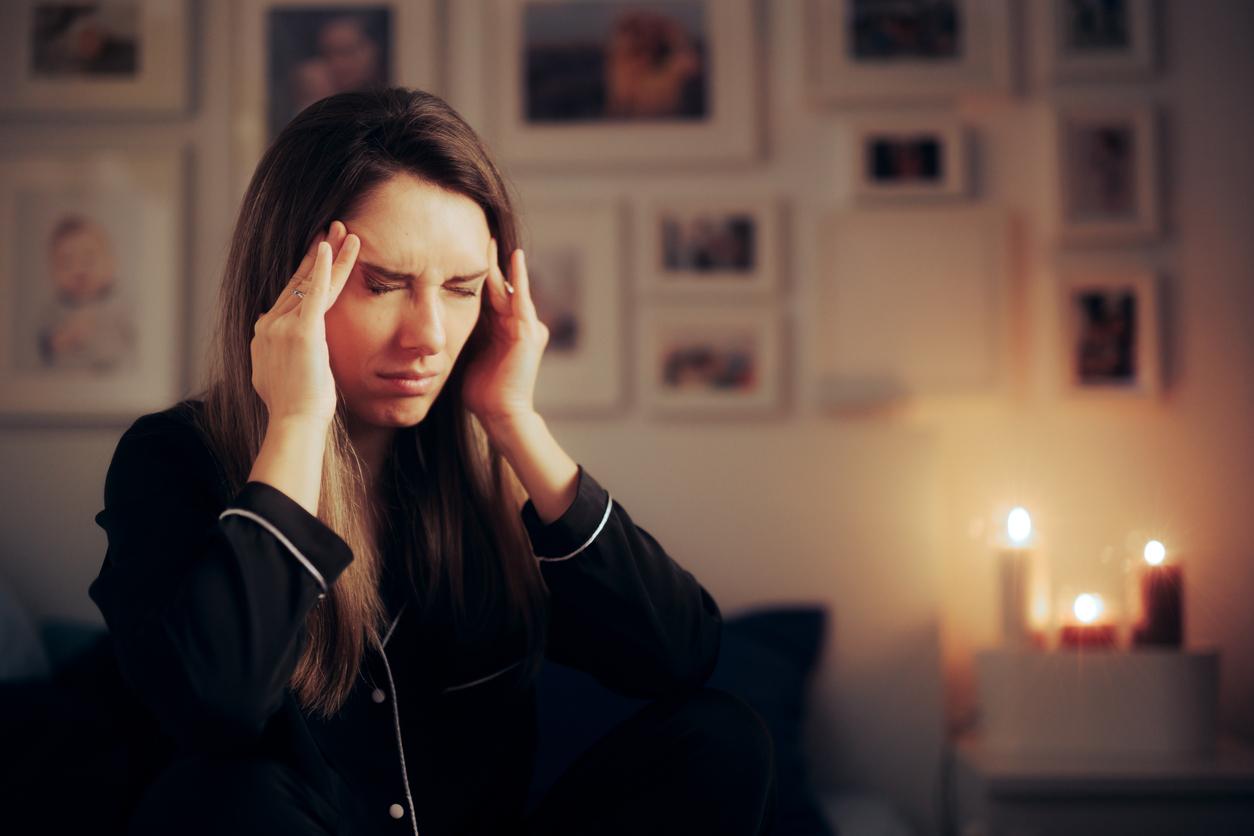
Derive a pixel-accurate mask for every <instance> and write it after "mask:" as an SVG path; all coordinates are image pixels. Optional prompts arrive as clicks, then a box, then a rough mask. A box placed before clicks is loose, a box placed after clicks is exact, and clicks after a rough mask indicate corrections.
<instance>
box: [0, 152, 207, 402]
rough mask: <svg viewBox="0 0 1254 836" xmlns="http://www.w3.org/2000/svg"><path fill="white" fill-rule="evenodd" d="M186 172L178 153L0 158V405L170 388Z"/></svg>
mask: <svg viewBox="0 0 1254 836" xmlns="http://www.w3.org/2000/svg"><path fill="white" fill-rule="evenodd" d="M184 177H185V165H184V162H183V155H182V153H181V152H179V151H157V152H153V151H132V150H128V151H121V150H118V151H113V150H94V151H83V152H76V153H68V152H66V153H45V152H39V153H30V154H23V155H6V156H4V157H2V158H0V253H4V256H3V258H0V322H3V326H0V334H3V335H4V336H3V338H2V339H0V413H2V414H4V415H6V416H12V415H39V416H50V415H61V416H73V417H85V416H88V415H93V416H101V415H107V416H114V417H116V416H127V415H131V416H133V415H135V414H138V413H141V412H144V411H148V410H152V409H155V408H160V407H161V406H162V405H166V404H169V403H170V402H171V401H172V400H173V399H175V398H176V397H177V394H178V391H179V386H180V384H181V381H180V373H181V369H180V366H179V358H180V357H181V348H182V346H181V343H180V339H181V338H180V334H181V333H182V328H181V326H180V325H179V321H180V318H181V307H180V305H181V298H182V294H181V290H180V278H179V277H180V276H182V275H184V269H183V268H184V264H183V258H182V247H181V235H182V222H181V218H182V217H183V209H182V207H183V182H184Z"/></svg>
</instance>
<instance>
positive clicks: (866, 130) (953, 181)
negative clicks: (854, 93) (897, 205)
mask: <svg viewBox="0 0 1254 836" xmlns="http://www.w3.org/2000/svg"><path fill="white" fill-rule="evenodd" d="M852 134H853V142H852V145H851V150H852V156H853V160H852V163H853V165H852V167H851V170H852V172H853V183H854V188H853V191H854V194H855V196H857V197H858V198H859V199H861V200H867V201H877V200H882V199H888V200H892V199H898V198H900V199H906V200H914V199H919V198H923V199H926V198H958V197H963V196H964V195H966V193H967V190H968V180H969V178H968V173H967V154H968V148H967V139H966V132H965V131H964V130H963V128H962V125H961V123H960V122H959V121H958V120H957V119H953V118H950V117H932V118H927V117H923V118H912V117H892V118H890V117H882V118H869V117H868V118H862V119H859V120H857V121H855V122H854V126H853V131H852Z"/></svg>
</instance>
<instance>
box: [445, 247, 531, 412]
mask: <svg viewBox="0 0 1254 836" xmlns="http://www.w3.org/2000/svg"><path fill="white" fill-rule="evenodd" d="M488 257H489V265H490V266H489V267H488V280H487V282H485V283H484V287H485V288H486V292H487V294H488V302H489V304H488V305H487V306H486V307H485V308H484V312H483V316H485V317H487V318H488V320H489V321H488V322H487V323H486V326H487V333H486V338H485V346H484V350H483V351H482V352H481V353H480V354H479V355H478V357H476V358H475V361H474V362H473V364H472V365H471V366H470V368H468V369H467V370H466V376H465V379H464V381H463V385H462V397H463V400H464V401H465V403H466V407H467V408H468V409H469V410H470V411H471V412H473V413H474V415H475V417H476V418H478V419H479V422H480V423H481V424H483V426H484V428H485V429H488V430H489V431H491V430H492V429H493V428H494V427H495V426H500V425H503V424H508V423H510V422H514V421H518V420H519V419H522V418H526V417H528V416H530V415H532V414H534V413H535V406H534V398H533V396H534V393H535V388H536V377H537V376H538V374H539V371H540V358H541V357H542V356H543V355H544V348H545V346H546V345H548V342H549V329H548V326H546V325H545V324H544V323H543V322H541V321H540V320H539V318H538V317H537V316H536V306H535V304H534V303H533V302H532V301H531V283H530V281H529V280H528V278H527V263H526V258H525V257H524V255H523V251H522V250H514V252H513V253H511V255H510V263H509V271H510V276H509V277H510V282H509V283H508V284H509V286H510V287H508V288H507V282H506V280H505V276H504V275H502V273H501V268H500V265H499V263H498V259H497V243H496V239H495V238H494V239H492V242H491V244H490V245H489V252H488Z"/></svg>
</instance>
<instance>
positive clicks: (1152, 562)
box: [1133, 540, 1184, 647]
mask: <svg viewBox="0 0 1254 836" xmlns="http://www.w3.org/2000/svg"><path fill="white" fill-rule="evenodd" d="M1143 556H1144V558H1145V563H1144V566H1143V567H1142V571H1141V623H1140V624H1139V625H1137V628H1136V629H1135V630H1134V631H1133V641H1134V642H1135V643H1136V644H1137V645H1138V646H1146V645H1160V646H1168V647H1179V646H1180V645H1181V644H1182V643H1183V640H1184V605H1183V591H1182V586H1183V577H1182V573H1181V569H1180V566H1179V565H1177V564H1172V563H1168V562H1167V549H1166V547H1165V546H1164V545H1163V544H1162V543H1160V542H1159V541H1158V540H1150V541H1149V542H1148V543H1146V544H1145V550H1144V553H1143Z"/></svg>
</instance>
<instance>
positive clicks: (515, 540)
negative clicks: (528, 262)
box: [201, 88, 546, 715]
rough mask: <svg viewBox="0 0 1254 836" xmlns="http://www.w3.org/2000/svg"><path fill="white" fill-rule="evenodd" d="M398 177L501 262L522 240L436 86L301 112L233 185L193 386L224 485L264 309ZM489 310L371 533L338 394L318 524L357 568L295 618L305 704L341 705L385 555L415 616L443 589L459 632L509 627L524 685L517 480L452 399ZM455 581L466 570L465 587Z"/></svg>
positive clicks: (532, 645)
mask: <svg viewBox="0 0 1254 836" xmlns="http://www.w3.org/2000/svg"><path fill="white" fill-rule="evenodd" d="M401 173H407V174H411V175H413V176H416V177H418V178H420V179H422V180H424V181H426V182H429V183H432V184H434V185H437V186H439V187H442V188H444V189H446V190H448V191H451V192H455V193H458V194H461V195H464V196H466V197H468V198H470V199H471V200H473V201H474V202H475V203H476V204H478V205H479V207H480V208H482V209H483V212H484V215H485V216H486V218H487V222H488V228H489V230H490V231H491V234H492V235H493V236H494V237H495V238H496V240H497V242H498V252H499V254H500V255H499V259H500V260H501V268H502V270H504V269H505V262H506V260H507V259H508V257H509V253H511V252H512V251H513V249H514V248H515V247H516V246H517V245H518V230H517V226H516V219H515V215H514V212H513V208H512V202H511V200H510V197H509V194H508V192H507V189H506V186H505V182H504V179H503V178H502V177H501V175H500V172H499V171H498V170H497V168H496V166H495V165H494V164H493V163H492V160H491V158H490V157H489V156H488V152H487V150H486V148H485V147H484V145H483V143H482V142H481V141H480V140H479V138H478V137H477V136H476V135H475V132H474V131H473V130H472V129H471V128H470V126H469V125H467V124H466V122H465V121H464V120H463V119H462V118H461V117H460V116H459V115H458V114H457V113H456V112H455V111H454V110H453V109H452V108H451V107H449V106H448V104H446V103H445V102H444V101H443V100H442V99H440V98H439V97H437V96H434V95H431V94H429V93H424V92H422V91H418V90H406V89H403V88H392V89H385V90H376V91H371V92H361V93H342V94H338V95H335V96H331V97H329V98H326V99H323V100H321V101H319V102H316V103H315V104H313V105H310V106H309V107H308V108H306V109H305V110H304V111H303V112H301V113H300V114H299V115H298V116H297V117H296V118H295V119H294V120H292V122H291V123H289V124H288V125H287V127H286V128H284V129H283V131H282V132H281V133H280V134H279V136H278V137H277V138H276V139H275V141H274V143H273V144H272V145H271V146H270V148H269V149H268V150H267V151H266V153H265V155H264V156H263V157H262V159H261V162H260V163H259V164H258V166H257V170H256V171H255V172H254V174H253V177H252V181H251V182H250V183H249V186H248V190H247V192H246V193H245V195H244V199H243V204H242V206H241V208H240V214H239V218H238V220H237V222H236V226H235V232H234V235H233V237H232V244H231V249H230V255H229V256H228V259H227V265H226V272H225V275H224V277H223V283H222V304H221V308H220V312H219V320H218V324H217V330H216V332H215V335H214V342H213V348H212V349H211V351H212V354H211V357H210V358H209V359H210V363H211V367H210V375H209V383H208V384H207V386H206V388H205V390H204V391H203V393H202V394H201V398H202V399H203V400H204V410H203V430H204V431H205V433H206V435H207V436H208V438H209V440H210V442H211V443H212V445H213V446H214V448H215V452H217V453H218V455H219V457H220V459H221V460H222V463H223V466H224V468H225V470H226V476H227V480H228V483H229V484H230V486H231V487H232V489H233V490H238V489H239V488H241V487H242V486H243V484H244V483H245V481H246V480H247V476H248V473H249V472H250V470H251V469H252V464H253V462H254V461H255V459H256V457H257V454H258V452H259V450H260V448H261V443H262V440H263V438H264V436H265V431H266V407H265V404H264V403H263V402H262V400H261V398H260V396H259V395H258V394H257V392H256V390H255V389H254V388H253V386H252V372H251V368H252V364H251V353H250V349H249V346H250V343H251V341H252V337H253V327H254V325H255V323H256V321H257V319H258V318H259V317H260V316H261V315H262V314H263V313H264V312H265V311H266V310H268V309H269V308H270V306H271V304H273V301H274V300H275V299H276V298H278V294H279V293H280V292H281V291H282V289H283V287H284V285H285V284H286V283H287V280H288V279H289V278H290V277H291V275H292V273H294V272H295V270H296V267H297V265H298V264H299V262H300V260H301V258H302V256H303V254H304V252H305V251H306V249H307V248H308V247H309V245H310V244H311V242H312V241H313V239H314V237H315V236H316V235H317V234H318V233H319V232H320V231H322V230H325V229H326V228H327V227H328V226H329V225H330V223H331V221H332V220H334V219H336V218H344V217H348V216H349V215H351V214H352V211H353V209H354V207H356V206H357V205H359V203H360V202H361V201H362V200H363V199H364V198H366V197H367V196H368V195H369V193H370V192H371V190H372V189H374V188H376V187H377V186H379V185H381V184H382V183H383V182H385V181H386V180H388V179H389V178H391V177H393V176H395V175H397V174H401ZM482 304H484V305H486V294H485V295H484V301H483V303H482ZM486 320H487V317H486V316H480V319H479V322H478V323H477V324H476V326H475V330H474V331H473V332H472V333H471V336H470V338H469V339H468V340H467V343H466V345H465V347H464V348H463V350H462V355H461V356H460V357H459V358H458V362H457V363H456V364H455V367H454V369H453V371H452V373H451V374H450V376H449V379H448V381H447V382H446V384H445V386H444V389H443V390H442V391H441V393H440V395H439V397H438V398H437V399H436V401H435V403H434V404H432V407H431V409H430V411H429V412H428V413H427V416H426V417H425V418H424V419H423V421H422V422H421V423H419V424H418V425H417V426H415V427H408V428H402V429H400V430H398V431H397V432H396V435H395V439H394V442H393V447H392V449H391V451H390V453H389V455H388V456H387V463H386V465H385V468H384V473H383V474H382V475H381V487H382V488H383V493H384V496H383V498H382V503H383V507H381V508H379V509H377V510H378V511H379V512H380V515H381V516H382V517H383V521H384V523H385V526H381V527H379V528H376V527H375V526H374V523H373V522H372V521H371V510H372V509H370V508H369V507H367V502H366V496H367V495H368V494H367V487H368V486H367V485H366V483H365V475H364V472H363V468H362V464H361V461H360V459H359V458H358V456H357V454H356V452H355V451H354V448H353V445H352V443H351V441H350V439H349V436H348V433H347V429H346V423H345V419H346V415H345V407H344V401H343V398H341V399H340V403H339V407H338V409H337V414H336V417H335V419H334V421H333V422H332V426H331V429H330V432H328V434H327V446H326V452H325V455H324V459H323V462H324V464H323V471H322V488H321V494H320V499H319V503H318V517H319V519H321V520H322V521H323V522H324V523H325V524H326V525H327V526H329V527H330V528H332V529H333V530H334V531H336V532H337V533H338V534H339V535H340V536H341V537H342V538H343V539H344V540H345V542H346V543H348V545H349V546H350V547H351V548H352V550H353V561H352V563H351V564H350V565H349V567H348V568H347V569H346V570H345V571H344V573H343V574H342V575H341V576H340V577H339V579H338V580H337V581H336V582H335V583H334V584H333V585H332V587H331V589H330V590H329V591H328V593H327V597H326V598H325V599H323V600H322V601H321V602H320V603H319V605H317V606H315V607H314V609H313V610H312V611H311V612H310V614H309V617H308V619H307V622H306V626H307V628H308V636H307V641H305V643H304V646H303V649H302V651H301V656H300V660H299V662H298V664H297V666H296V670H295V672H294V674H293V676H292V679H291V682H290V685H291V687H292V688H293V690H294V691H295V693H296V695H297V698H298V700H299V701H300V703H301V705H302V706H303V707H304V708H305V709H306V710H311V711H317V712H319V713H321V714H324V715H331V714H334V713H335V712H336V711H337V710H338V709H339V707H340V706H341V705H342V704H343V703H344V700H345V699H346V698H347V697H348V694H349V692H350V691H351V690H352V688H353V685H354V682H355V680H356V678H357V675H358V672H359V670H360V667H361V661H362V656H363V654H364V653H365V651H366V647H367V644H368V643H371V642H375V641H378V639H379V635H380V632H381V628H382V625H383V621H384V617H385V613H384V603H383V600H382V596H381V595H380V589H379V584H380V580H381V578H382V577H383V574H382V573H383V562H384V555H383V551H384V549H385V548H391V549H395V550H396V551H395V554H396V555H397V559H398V560H399V561H403V565H404V567H405V574H406V576H407V577H408V579H409V582H410V583H409V585H410V586H411V587H412V590H413V593H412V594H414V595H417V596H418V597H419V599H420V600H421V602H422V604H423V606H424V610H423V611H424V612H425V611H426V610H425V608H426V607H427V606H429V605H431V604H432V603H433V602H434V601H436V600H437V599H440V601H441V604H442V605H444V606H447V607H448V608H449V610H450V612H451V614H452V621H453V625H452V626H453V627H454V629H455V631H456V633H457V634H458V635H460V636H463V637H466V638H467V639H469V640H470V641H477V640H482V639H484V638H485V637H487V638H488V640H489V641H491V638H492V637H493V636H500V635H504V634H503V633H502V630H509V631H511V633H512V634H513V635H515V636H519V635H521V636H522V637H523V638H524V640H525V646H526V648H527V656H528V659H529V661H528V664H526V665H520V666H518V667H517V668H514V669H513V677H514V678H515V680H516V684H518V683H523V682H528V681H531V680H532V679H533V678H534V676H535V674H536V672H537V671H538V669H539V667H540V664H541V662H542V659H543V647H544V633H545V623H546V619H545V616H544V606H545V603H546V590H545V588H544V582H543V579H542V578H541V577H540V574H539V571H538V569H537V565H536V562H535V559H534V557H533V556H532V554H531V549H530V547H529V545H530V544H529V540H528V538H527V534H526V531H525V530H524V528H523V526H522V522H521V518H520V515H519V513H518V509H519V504H520V502H521V499H522V489H521V485H519V483H518V480H517V477H516V476H515V475H514V474H513V472H512V470H511V469H510V468H509V465H508V463H507V462H506V461H505V460H504V458H503V456H502V455H501V453H500V451H499V450H497V449H495V448H494V447H493V446H492V445H491V444H490V443H489V442H488V439H487V436H486V435H485V434H484V432H483V428H482V427H481V426H480V425H479V423H478V421H477V420H475V419H474V417H473V416H472V415H471V414H470V412H469V410H467V409H466V407H465V405H464V403H463V401H462V393H461V383H462V379H463V376H464V375H463V371H462V370H463V369H464V368H465V366H466V364H467V363H468V362H470V361H472V360H473V359H474V358H475V356H476V355H477V354H478V353H479V352H480V351H481V350H482V348H483V345H484V343H483V340H484V328H485V327H486ZM475 561H478V562H479V563H478V565H472V564H474V563H475ZM468 573H469V574H468ZM466 577H472V578H475V583H474V588H473V589H468V588H466V584H465V583H464V582H463V581H464V579H465V578H466Z"/></svg>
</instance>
